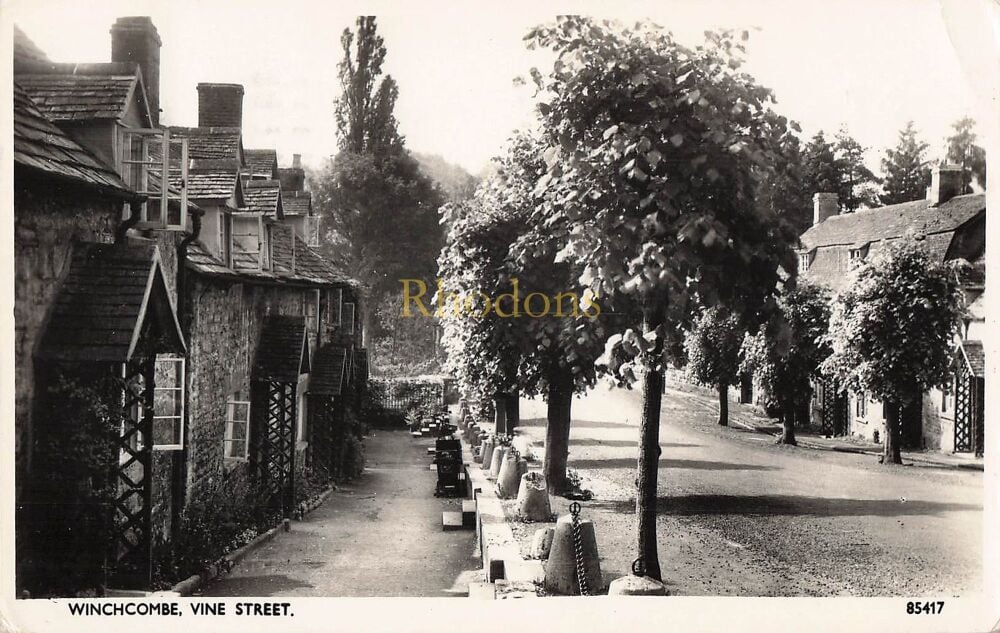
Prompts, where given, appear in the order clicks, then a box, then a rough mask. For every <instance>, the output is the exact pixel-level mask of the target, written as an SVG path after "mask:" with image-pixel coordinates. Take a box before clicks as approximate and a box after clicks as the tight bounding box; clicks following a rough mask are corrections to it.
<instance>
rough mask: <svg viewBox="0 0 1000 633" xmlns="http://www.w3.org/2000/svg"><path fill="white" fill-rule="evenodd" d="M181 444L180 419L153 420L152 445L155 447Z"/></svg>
mask: <svg viewBox="0 0 1000 633" xmlns="http://www.w3.org/2000/svg"><path fill="white" fill-rule="evenodd" d="M180 443H181V421H180V418H153V444H154V445H155V446H166V445H175V444H180Z"/></svg>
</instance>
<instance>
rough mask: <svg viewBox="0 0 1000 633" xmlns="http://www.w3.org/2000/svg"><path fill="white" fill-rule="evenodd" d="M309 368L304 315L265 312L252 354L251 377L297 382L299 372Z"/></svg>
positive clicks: (306, 370)
mask: <svg viewBox="0 0 1000 633" xmlns="http://www.w3.org/2000/svg"><path fill="white" fill-rule="evenodd" d="M308 371H309V346H308V345H307V343H306V319H305V317H303V316H283V315H276V314H272V315H269V316H267V317H266V318H265V319H264V327H263V328H262V330H261V334H260V342H259V343H258V344H257V354H256V356H255V358H254V368H253V377H254V380H273V381H277V382H297V381H298V379H299V374H300V373H306V372H308Z"/></svg>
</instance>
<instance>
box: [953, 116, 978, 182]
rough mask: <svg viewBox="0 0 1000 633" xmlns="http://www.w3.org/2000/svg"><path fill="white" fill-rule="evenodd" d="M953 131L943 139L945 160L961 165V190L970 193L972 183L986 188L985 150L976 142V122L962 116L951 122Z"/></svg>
mask: <svg viewBox="0 0 1000 633" xmlns="http://www.w3.org/2000/svg"><path fill="white" fill-rule="evenodd" d="M951 127H952V129H954V130H955V131H954V133H953V134H952V135H951V136H949V137H948V138H947V139H945V142H946V143H947V146H948V149H947V154H946V155H945V161H946V162H947V163H949V164H951V165H959V166H961V167H962V178H963V181H962V185H963V187H962V191H961V193H972V192H973V188H972V184H973V183H975V184H976V185H978V186H979V188H980V189H986V150H985V149H983V148H982V146H980V145H977V144H976V133H975V131H974V129H975V127H976V122H975V121H974V120H973V119H972V118H971V117H963V118H961V119H959V120H958V121H955V123H953V124H952V126H951Z"/></svg>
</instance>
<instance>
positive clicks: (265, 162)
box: [243, 149, 278, 179]
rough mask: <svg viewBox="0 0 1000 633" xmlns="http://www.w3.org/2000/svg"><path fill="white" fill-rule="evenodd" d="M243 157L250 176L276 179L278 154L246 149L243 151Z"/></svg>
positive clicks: (268, 150)
mask: <svg viewBox="0 0 1000 633" xmlns="http://www.w3.org/2000/svg"><path fill="white" fill-rule="evenodd" d="M243 156H244V158H245V160H246V164H247V169H249V170H250V174H251V175H252V176H255V177H263V178H265V179H272V178H276V177H277V173H276V172H277V169H278V152H276V151H274V150H273V149H247V150H243Z"/></svg>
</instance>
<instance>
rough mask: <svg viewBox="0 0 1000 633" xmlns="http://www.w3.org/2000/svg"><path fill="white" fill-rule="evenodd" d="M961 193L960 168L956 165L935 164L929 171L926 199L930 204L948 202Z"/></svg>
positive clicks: (935, 204)
mask: <svg viewBox="0 0 1000 633" xmlns="http://www.w3.org/2000/svg"><path fill="white" fill-rule="evenodd" d="M960 193H962V168H961V167H959V166H958V165H937V166H936V167H934V170H933V171H932V172H931V186H930V187H929V188H928V189H927V199H928V200H930V203H931V206H937V205H939V204H944V203H945V202H948V201H949V200H951V199H952V198H954V197H955V196H957V195H959V194H960Z"/></svg>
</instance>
